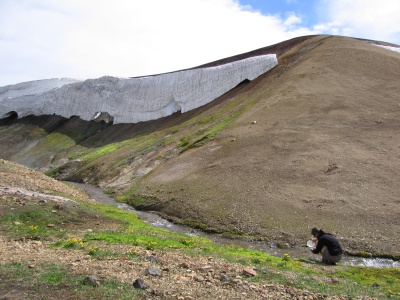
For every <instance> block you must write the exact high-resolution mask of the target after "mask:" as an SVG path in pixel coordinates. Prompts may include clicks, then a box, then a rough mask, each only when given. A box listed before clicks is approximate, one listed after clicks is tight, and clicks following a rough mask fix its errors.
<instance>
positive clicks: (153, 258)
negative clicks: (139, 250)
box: [147, 255, 158, 263]
mask: <svg viewBox="0 0 400 300" xmlns="http://www.w3.org/2000/svg"><path fill="white" fill-rule="evenodd" d="M147 259H148V260H149V261H150V262H151V263H158V259H157V257H155V256H154V255H150V256H149V257H147Z"/></svg>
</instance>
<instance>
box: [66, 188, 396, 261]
mask: <svg viewBox="0 0 400 300" xmlns="http://www.w3.org/2000/svg"><path fill="white" fill-rule="evenodd" d="M67 183H68V184H70V185H73V186H75V187H78V188H80V189H82V190H84V191H85V192H86V193H88V194H89V195H90V197H91V198H92V199H94V200H96V201H97V202H99V203H102V204H109V205H113V206H116V207H118V208H121V209H123V210H126V211H131V212H132V213H135V214H136V215H138V216H139V218H140V219H141V220H143V221H144V222H146V223H148V224H150V225H152V226H154V227H157V228H164V229H167V230H169V231H172V232H176V233H182V234H186V235H192V236H200V237H205V238H207V239H210V240H212V241H214V242H215V243H219V244H225V245H232V244H233V245H238V246H241V247H244V248H248V249H252V250H260V251H263V252H265V253H268V254H270V255H274V256H283V255H284V254H288V255H290V257H292V258H295V259H296V258H303V259H304V258H307V259H308V260H310V261H318V260H320V256H319V255H314V254H312V253H311V252H310V250H309V248H308V247H307V246H306V242H307V241H305V242H304V246H303V247H302V246H296V247H290V248H288V249H281V248H279V247H277V246H276V245H275V244H273V243H269V242H260V241H255V240H251V239H248V240H242V239H240V240H239V239H228V238H225V237H223V236H222V235H220V234H214V233H206V232H203V231H201V230H197V229H193V228H191V227H188V226H184V225H178V224H174V223H172V222H170V221H168V220H166V219H164V218H162V217H160V216H159V215H158V214H156V213H151V212H145V211H139V210H136V209H135V208H134V207H132V206H130V205H128V204H126V203H119V202H117V201H115V200H114V199H113V198H111V197H109V196H108V195H106V194H104V192H103V191H102V190H101V189H100V188H98V187H95V186H91V185H86V184H80V183H75V182H67ZM340 263H341V264H344V265H349V266H365V267H375V268H387V267H392V268H400V262H399V261H393V260H391V259H385V258H363V257H354V256H346V255H345V256H343V258H342V260H341V262H340Z"/></svg>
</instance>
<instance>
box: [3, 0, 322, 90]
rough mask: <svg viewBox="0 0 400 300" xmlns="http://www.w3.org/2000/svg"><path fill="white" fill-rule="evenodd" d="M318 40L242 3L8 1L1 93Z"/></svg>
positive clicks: (290, 20) (296, 23)
mask: <svg viewBox="0 0 400 300" xmlns="http://www.w3.org/2000/svg"><path fill="white" fill-rule="evenodd" d="M312 33H316V32H315V31H312V30H309V29H307V28H304V27H301V19H300V18H299V17H298V16H296V15H295V14H290V15H288V16H287V17H286V18H284V17H280V16H265V15H262V14H261V13H259V12H256V11H251V10H249V8H248V7H243V6H241V5H239V3H238V2H237V1H235V0H169V1H165V0H146V1H142V0H113V1H112V0H103V1H99V0H85V1H82V0H65V1H51V0H34V1H12V0H2V1H1V2H0V65H1V66H2V67H1V69H0V86H2V85H5V84H12V83H17V82H21V81H27V80H35V79H43V78H51V77H74V78H90V77H99V76H103V75H113V76H122V77H128V76H139V75H147V74H154V73H161V72H167V71H174V70H178V69H183V68H189V67H193V66H196V65H199V64H204V63H207V62H210V61H213V60H217V59H221V58H224V57H228V56H231V55H236V54H240V53H243V52H247V51H251V50H254V49H257V48H260V47H264V46H268V45H271V44H274V43H277V42H280V41H283V40H286V39H289V38H292V37H295V36H299V35H305V34H312Z"/></svg>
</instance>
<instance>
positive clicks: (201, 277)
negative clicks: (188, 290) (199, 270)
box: [194, 275, 204, 282]
mask: <svg viewBox="0 0 400 300" xmlns="http://www.w3.org/2000/svg"><path fill="white" fill-rule="evenodd" d="M194 280H196V281H198V282H202V281H204V277H203V276H201V275H197V276H195V277H194Z"/></svg>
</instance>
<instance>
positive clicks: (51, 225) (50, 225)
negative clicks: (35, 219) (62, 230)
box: [47, 223, 56, 227]
mask: <svg viewBox="0 0 400 300" xmlns="http://www.w3.org/2000/svg"><path fill="white" fill-rule="evenodd" d="M55 226H56V225H54V224H51V223H49V224H47V227H55Z"/></svg>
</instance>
